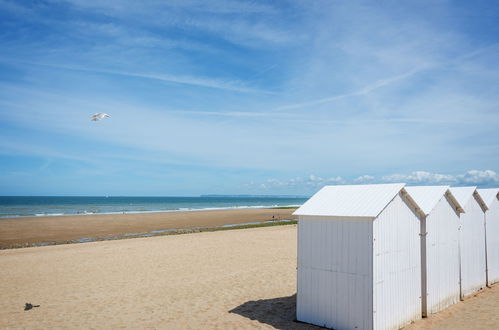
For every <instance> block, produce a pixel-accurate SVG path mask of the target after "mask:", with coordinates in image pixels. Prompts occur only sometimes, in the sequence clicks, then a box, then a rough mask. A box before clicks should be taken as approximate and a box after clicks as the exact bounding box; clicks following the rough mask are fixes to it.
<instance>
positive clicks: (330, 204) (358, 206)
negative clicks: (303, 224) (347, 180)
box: [293, 183, 405, 218]
mask: <svg viewBox="0 0 499 330" xmlns="http://www.w3.org/2000/svg"><path fill="white" fill-rule="evenodd" d="M404 186H405V183H393V184H369V185H339V186H325V187H323V188H322V189H321V190H319V191H318V192H317V193H316V194H315V195H313V196H312V197H311V198H310V199H309V200H308V201H306V202H305V204H303V205H302V206H301V207H300V208H298V209H297V210H296V211H295V212H294V213H293V214H294V215H310V216H337V217H369V218H375V217H377V216H378V215H379V214H380V213H381V211H383V209H384V208H385V207H386V206H387V205H388V203H390V201H391V200H392V199H393V198H394V197H395V196H396V195H397V194H398V193H399V192H400V191H401V190H402V189H403V188H404Z"/></svg>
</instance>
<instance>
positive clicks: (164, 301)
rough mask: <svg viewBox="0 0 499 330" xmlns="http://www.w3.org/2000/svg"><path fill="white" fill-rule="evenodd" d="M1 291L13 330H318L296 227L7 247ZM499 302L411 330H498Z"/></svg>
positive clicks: (493, 292) (493, 299) (468, 307)
mask: <svg viewBox="0 0 499 330" xmlns="http://www.w3.org/2000/svg"><path fill="white" fill-rule="evenodd" d="M0 292H1V296H2V299H0V328H7V329H11V328H95V329H106V328H107V329H109V328H129V329H132V328H135V329H136V328H164V329H175V328H176V329H178V328H183V329H184V328H191V329H200V328H204V329H221V328H232V329H235V328H277V329H310V328H315V327H312V326H309V325H306V324H300V323H295V322H293V319H294V317H295V294H296V225H288V226H279V227H269V228H254V229H243V230H230V231H223V232H205V233H196V234H186V235H174V236H161V237H151V238H138V239H130V240H116V241H103V242H91V243H84V244H70V245H57V246H46V247H34V248H23V249H11V250H2V251H0ZM497 301H499V286H498V285H496V286H494V287H493V288H492V289H487V290H484V292H482V293H480V294H478V295H476V296H475V297H472V298H469V299H467V300H466V301H465V302H464V303H459V304H457V305H454V306H452V307H451V308H449V309H447V310H445V311H443V312H441V313H438V314H436V315H434V316H432V317H430V318H429V319H426V320H420V321H418V322H416V323H414V324H412V325H411V326H409V327H408V328H409V329H428V328H431V329H491V328H497V327H498V326H499V304H497ZM25 303H31V304H33V305H40V307H36V308H33V309H31V310H28V311H24V306H25Z"/></svg>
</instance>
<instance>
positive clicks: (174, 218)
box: [0, 209, 294, 247]
mask: <svg viewBox="0 0 499 330" xmlns="http://www.w3.org/2000/svg"><path fill="white" fill-rule="evenodd" d="M293 211H294V210H293V209H238V210H210V211H190V212H162V213H136V214H102V215H74V216H51V217H28V218H4V219H0V247H6V246H13V245H20V244H24V243H41V242H60V241H69V240H75V239H81V238H85V237H97V236H111V235H123V234H128V233H144V232H150V231H153V230H165V229H173V228H176V229H184V228H195V227H212V226H223V225H228V224H240V223H247V222H259V221H268V220H280V219H294V217H293V216H292V215H291V213H293Z"/></svg>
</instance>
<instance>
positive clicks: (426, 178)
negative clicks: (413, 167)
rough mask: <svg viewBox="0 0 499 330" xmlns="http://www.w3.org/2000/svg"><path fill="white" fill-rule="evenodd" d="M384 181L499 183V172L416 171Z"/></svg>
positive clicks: (392, 176) (383, 178) (384, 178)
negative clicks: (453, 173) (454, 172)
mask: <svg viewBox="0 0 499 330" xmlns="http://www.w3.org/2000/svg"><path fill="white" fill-rule="evenodd" d="M381 181H382V182H407V183H409V184H448V185H479V186H480V185H491V184H497V183H499V174H497V173H496V172H495V171H492V170H484V171H480V170H470V171H467V172H466V173H463V174H457V175H452V174H438V173H430V172H425V171H415V172H411V173H409V174H391V175H385V176H383V177H382V178H381Z"/></svg>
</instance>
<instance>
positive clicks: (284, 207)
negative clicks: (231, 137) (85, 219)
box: [0, 205, 300, 221]
mask: <svg viewBox="0 0 499 330" xmlns="http://www.w3.org/2000/svg"><path fill="white" fill-rule="evenodd" d="M298 207H300V205H281V206H279V205H270V206H269V205H257V206H250V205H247V206H221V207H206V208H199V209H197V208H179V209H171V210H145V211H142V210H138V211H116V212H86V211H85V212H78V213H47V214H29V215H1V216H0V221H1V220H3V219H24V218H44V217H64V216H71V217H72V216H86V215H120V214H149V213H176V212H203V211H224V210H247V209H283V210H284V209H297V208H298Z"/></svg>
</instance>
